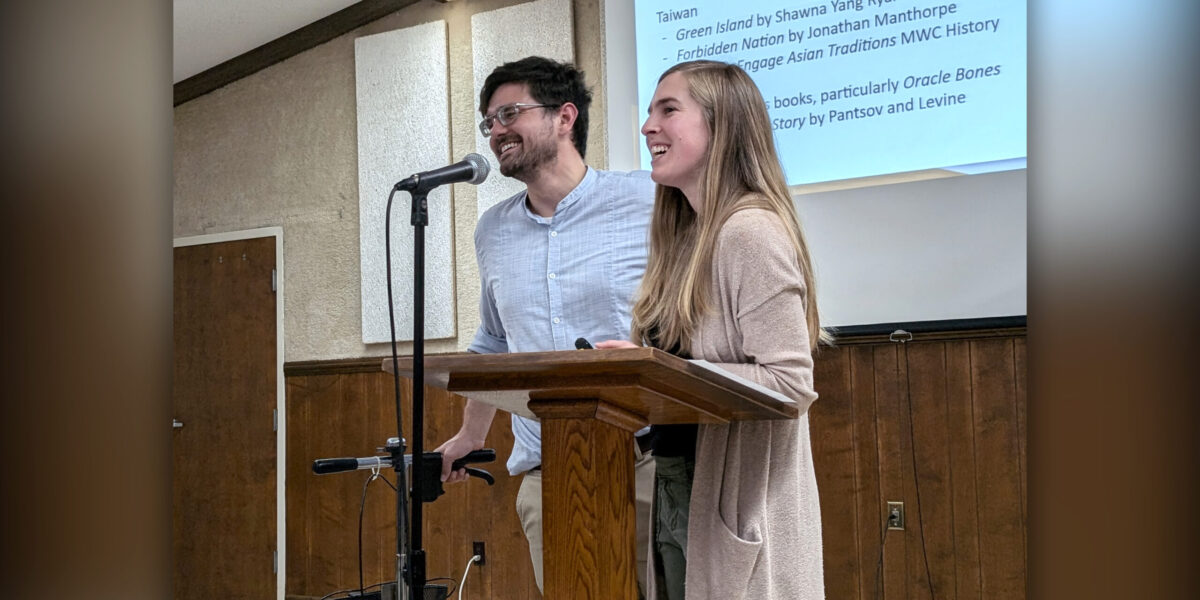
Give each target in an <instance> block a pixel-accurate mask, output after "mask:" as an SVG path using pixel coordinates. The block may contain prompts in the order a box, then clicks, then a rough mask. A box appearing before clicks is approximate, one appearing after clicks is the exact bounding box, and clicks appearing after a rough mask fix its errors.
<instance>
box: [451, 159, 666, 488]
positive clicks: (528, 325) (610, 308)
mask: <svg viewBox="0 0 1200 600" xmlns="http://www.w3.org/2000/svg"><path fill="white" fill-rule="evenodd" d="M653 207H654V182H653V181H651V180H650V176H649V173H647V172H645V171H638V172H633V173H620V172H610V171H597V170H594V169H592V168H590V167H589V168H588V170H587V174H585V175H584V177H583V181H581V182H579V185H578V186H576V188H575V189H574V190H572V191H571V193H570V194H567V197H566V198H563V199H562V201H561V202H559V203H558V207H557V208H556V209H555V213H554V216H553V217H551V218H545V217H541V216H538V215H537V214H536V213H534V212H533V211H532V210H530V209H529V207H528V205H527V203H526V194H525V192H521V193H520V194H517V195H515V196H513V197H511V198H509V199H507V200H505V201H503V202H501V203H499V204H497V205H495V206H493V207H492V208H490V209H488V211H487V212H485V213H483V217H481V218H480V219H479V223H478V225H476V227H475V257H476V260H478V261H479V276H480V279H481V281H482V288H483V290H482V294H481V298H480V301H479V315H480V325H479V331H477V332H476V333H475V339H474V340H472V342H471V346H470V348H469V349H470V350H471V351H472V352H479V353H496V352H544V351H550V350H574V349H575V339H576V338H580V337H583V338H587V339H588V340H589V341H591V342H598V341H602V340H627V339H629V324H630V320H631V317H632V315H631V313H630V310H631V307H632V303H633V298H634V294H635V293H636V292H637V286H638V284H639V283H640V282H641V280H642V273H643V272H644V271H645V269H646V250H647V243H648V236H649V231H648V227H649V224H650V213H651V211H652V209H653ZM512 429H513V438H514V440H515V441H514V444H513V450H512V455H511V456H509V459H508V471H509V473H511V474H513V475H517V474H520V473H524V472H525V471H528V470H529V469H532V468H533V467H536V466H537V465H539V464H541V462H542V452H541V439H542V435H541V427H540V426H539V425H538V423H537V422H536V421H533V420H530V419H526V418H525V417H521V416H519V415H512Z"/></svg>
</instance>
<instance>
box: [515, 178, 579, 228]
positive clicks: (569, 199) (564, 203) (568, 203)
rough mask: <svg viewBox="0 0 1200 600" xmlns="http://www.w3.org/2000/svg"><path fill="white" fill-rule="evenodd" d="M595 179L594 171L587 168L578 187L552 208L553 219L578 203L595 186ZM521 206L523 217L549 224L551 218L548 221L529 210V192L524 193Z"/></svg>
mask: <svg viewBox="0 0 1200 600" xmlns="http://www.w3.org/2000/svg"><path fill="white" fill-rule="evenodd" d="M597 177H598V175H596V170H595V169H593V168H591V167H588V168H587V172H586V173H584V174H583V179H581V180H580V181H579V185H577V186H575V189H573V190H571V191H570V192H569V193H568V194H567V196H566V197H565V198H563V199H562V200H560V201H559V203H558V206H556V207H555V208H554V217H559V216H560V215H562V214H563V213H565V212H566V211H568V210H570V208H571V207H572V206H574V205H575V204H576V203H578V202H579V199H580V198H583V197H584V196H586V195H587V193H588V191H589V190H591V189H592V186H593V185H595V184H596V179H597ZM521 206H522V207H524V208H525V215H526V216H527V217H529V218H530V219H533V220H534V221H537V222H538V223H549V222H550V221H551V219H552V218H553V217H551V219H548V218H546V217H543V216H541V215H539V214H537V213H535V212H533V211H532V210H530V208H529V190H526V191H525V196H524V198H522V201H521Z"/></svg>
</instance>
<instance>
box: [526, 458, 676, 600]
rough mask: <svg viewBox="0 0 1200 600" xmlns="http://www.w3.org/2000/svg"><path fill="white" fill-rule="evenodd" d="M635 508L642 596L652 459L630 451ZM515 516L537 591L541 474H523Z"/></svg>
mask: <svg viewBox="0 0 1200 600" xmlns="http://www.w3.org/2000/svg"><path fill="white" fill-rule="evenodd" d="M634 458H635V459H636V461H635V462H634V482H635V490H636V491H635V496H636V498H635V500H636V501H635V504H636V506H637V580H638V595H639V596H642V597H644V596H645V593H646V581H645V579H646V553H647V550H648V549H649V547H650V527H651V525H650V500H651V499H652V498H653V497H654V457H653V456H651V455H649V454H645V455H643V454H642V453H641V452H640V451H639V450H638V449H637V448H636V445H635V448H634ZM517 516H518V517H519V518H520V519H521V528H522V529H524V530H525V539H526V540H528V541H529V558H530V560H532V561H533V577H534V579H536V580H537V586H538V589H539V590H542V591H543V592H544V591H545V588H544V587H543V586H542V471H541V470H540V469H538V470H534V471H529V472H527V473H525V477H524V478H523V479H522V480H521V489H520V490H518V491H517Z"/></svg>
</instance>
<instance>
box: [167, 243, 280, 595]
mask: <svg viewBox="0 0 1200 600" xmlns="http://www.w3.org/2000/svg"><path fill="white" fill-rule="evenodd" d="M274 268H275V238H273V237H267V238H257V239H250V240H239V241H232V242H224V243H218V244H205V245H198V246H185V247H180V248H176V249H175V289H174V294H175V320H174V337H175V356H174V381H173V390H174V391H173V396H174V417H175V423H174V425H173V426H174V428H175V429H174V432H173V434H172V435H173V442H172V454H173V471H172V484H173V486H172V487H173V493H174V498H173V516H172V528H173V535H174V540H173V562H174V578H173V585H174V590H175V598H176V599H177V600H190V599H193V598H194V599H201V598H203V599H212V598H245V599H249V600H257V599H262V600H271V599H273V598H275V574H274V573H275V568H276V567H275V555H274V552H275V546H276V506H275V504H276V502H275V498H276V485H275V476H276V475H275V473H276V469H275V459H276V451H275V420H274V414H273V411H274V410H275V408H276V406H275V405H276V385H277V383H278V382H277V381H276V347H275V345H276V336H275V333H276V324H275V323H276V315H275V292H274V290H273V289H272V288H273V287H274V284H273V273H272V272H273V270H274ZM164 426H165V425H164Z"/></svg>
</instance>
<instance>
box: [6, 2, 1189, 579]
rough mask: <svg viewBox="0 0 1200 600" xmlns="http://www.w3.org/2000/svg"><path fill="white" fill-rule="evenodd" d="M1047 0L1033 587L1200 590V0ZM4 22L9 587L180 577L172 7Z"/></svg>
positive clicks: (1042, 48)
mask: <svg viewBox="0 0 1200 600" xmlns="http://www.w3.org/2000/svg"><path fill="white" fill-rule="evenodd" d="M1029 10H1030V13H1029V20H1030V29H1029V30H1030V42H1029V45H1030V54H1029V72H1030V79H1029V84H1030V86H1029V89H1030V100H1029V140H1030V142H1029V185H1030V188H1029V200H1030V212H1029V224H1030V226H1029V231H1030V238H1029V250H1030V252H1029V255H1030V265H1029V274H1030V288H1029V307H1030V308H1029V315H1028V317H1029V324H1030V327H1029V332H1028V335H1029V360H1030V364H1029V376H1030V388H1029V389H1030V392H1029V431H1030V440H1029V460H1030V481H1029V506H1030V522H1029V537H1028V543H1029V557H1030V563H1029V575H1030V579H1029V592H1030V593H1029V597H1031V598H1191V597H1197V596H1200V593H1198V592H1200V587H1198V586H1197V578H1198V577H1200V571H1198V570H1197V569H1195V565H1196V564H1198V563H1200V561H1198V560H1197V551H1196V544H1195V541H1194V540H1196V539H1197V538H1198V537H1200V536H1198V535H1197V534H1198V533H1200V527H1198V524H1200V513H1198V512H1197V511H1196V510H1195V508H1194V504H1195V503H1194V502H1193V499H1194V498H1196V497H1197V491H1200V490H1198V489H1197V488H1198V486H1197V471H1198V469H1197V464H1196V463H1197V459H1198V457H1200V435H1198V434H1200V432H1198V431H1197V424H1198V423H1200V418H1198V417H1200V414H1198V412H1200V411H1198V410H1197V408H1196V406H1197V404H1198V394H1197V389H1200V386H1197V372H1198V371H1200V369H1198V368H1197V357H1198V356H1200V352H1198V350H1200V349H1198V348H1197V345H1198V343H1197V339H1200V338H1198V337H1197V335H1196V334H1197V333H1198V330H1200V326H1198V323H1197V321H1198V320H1200V312H1198V311H1197V308H1196V307H1197V306H1200V302H1198V301H1200V285H1198V282H1197V274H1198V273H1200V264H1198V263H1200V259H1198V255H1200V253H1198V252H1197V250H1198V248H1197V246H1198V240H1200V235H1197V234H1198V232H1197V223H1200V214H1198V213H1200V209H1198V206H1197V203H1196V202H1195V200H1194V198H1195V197H1196V195H1197V193H1196V191H1197V189H1200V181H1198V180H1197V179H1198V175H1197V174H1198V173H1200V170H1198V169H1197V168H1196V163H1197V158H1198V157H1200V147H1198V140H1200V135H1198V133H1200V131H1198V127H1197V123H1198V122H1200V118H1198V117H1197V115H1196V109H1195V108H1194V107H1195V106H1196V104H1197V102H1196V98H1197V92H1198V91H1200V89H1198V85H1197V73H1200V66H1198V65H1200V55H1198V52H1197V50H1198V47H1197V45H1198V43H1200V36H1196V35H1195V34H1194V28H1195V24H1196V23H1198V22H1200V14H1198V7H1197V6H1196V4H1195V3H1192V2H1185V1H1183V0H1177V1H1164V0H1157V1H1150V2H1140V3H1132V2H1116V1H1115V0H1107V1H1101V2H1092V3H1074V2H1065V1H1047V2H1033V3H1030V4H1029ZM0 28H2V30H0V31H2V34H0V44H3V53H2V54H0V65H2V66H0V73H2V76H0V77H2V79H0V89H2V91H3V95H2V96H0V98H2V99H0V104H2V106H3V109H2V111H0V118H2V119H3V123H2V124H3V131H4V132H5V135H4V136H3V140H4V141H3V148H4V153H3V157H2V158H3V160H2V161H0V169H3V173H4V179H3V189H4V192H5V194H4V203H3V207H4V208H3V210H4V212H3V219H4V235H3V236H0V244H3V246H2V252H0V261H2V263H3V265H4V270H3V273H2V276H3V283H4V291H3V311H2V313H0V314H3V321H2V322H0V327H2V329H0V339H3V361H2V363H0V364H2V365H3V369H4V371H3V375H2V378H3V381H4V384H5V393H4V395H3V402H2V406H3V409H2V411H3V412H2V414H0V423H2V425H0V427H2V430H0V447H3V458H4V461H5V464H6V465H7V466H8V468H7V469H6V470H5V473H4V477H3V478H2V479H0V481H2V482H3V483H2V484H0V485H2V486H3V495H2V496H0V502H2V504H0V514H4V515H5V516H6V523H5V534H4V535H3V536H2V538H0V539H2V540H3V541H2V542H0V544H2V553H0V581H3V582H4V583H5V593H4V595H5V596H6V597H14V598H27V597H28V598H32V597H93V598H106V597H113V598H165V597H169V596H170V593H169V580H168V578H169V573H170V563H169V558H170V523H169V518H170V513H169V506H170V495H169V489H170V488H169V481H170V478H169V457H170V449H169V445H168V443H169V437H168V436H169V427H168V426H167V419H168V417H169V416H170V411H169V405H170V370H169V369H170V355H171V338H170V330H171V321H170V318H171V317H170V287H169V286H170V285H171V274H170V262H169V260H170V256H171V252H170V248H171V190H172V183H171V135H172V117H171V110H172V109H171V107H172V86H171V59H170V57H171V47H172V46H171V33H170V32H171V8H170V6H169V5H168V4H167V3H164V2H160V1H157V0H136V1H127V0H117V1H114V2H106V3H77V2H65V1H63V0H47V1H43V2H32V1H23V2H6V3H3V5H0Z"/></svg>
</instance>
